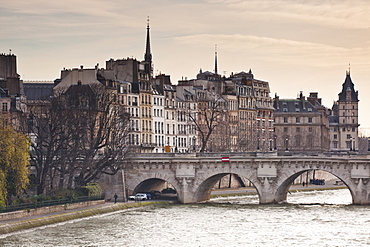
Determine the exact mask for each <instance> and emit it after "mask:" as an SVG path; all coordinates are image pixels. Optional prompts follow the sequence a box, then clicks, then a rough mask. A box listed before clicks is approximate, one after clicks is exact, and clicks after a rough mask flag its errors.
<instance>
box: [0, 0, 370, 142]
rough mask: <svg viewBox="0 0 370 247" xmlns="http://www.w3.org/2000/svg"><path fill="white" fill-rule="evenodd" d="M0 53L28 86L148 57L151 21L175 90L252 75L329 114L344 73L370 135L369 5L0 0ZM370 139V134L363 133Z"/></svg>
mask: <svg viewBox="0 0 370 247" xmlns="http://www.w3.org/2000/svg"><path fill="white" fill-rule="evenodd" d="M0 6H1V7H0V30H1V35H0V53H6V54H7V53H9V51H10V50H11V53H12V54H15V55H16V56H17V64H18V74H20V76H21V79H23V80H24V81H27V80H40V81H43V80H54V79H56V78H59V77H60V71H61V70H62V69H63V68H66V69H71V68H77V67H80V66H81V65H83V66H84V67H85V68H93V67H94V66H95V65H96V64H99V67H101V68H104V67H105V61H107V60H109V59H110V58H113V59H122V58H128V57H133V58H136V59H138V60H142V59H143V58H144V52H145V40H146V26H147V19H148V16H149V19H150V38H151V51H152V55H153V63H154V71H155V74H158V73H165V74H168V75H171V80H172V83H174V84H176V83H177V81H178V80H181V79H182V78H185V77H186V78H188V79H192V78H195V77H196V75H197V73H198V72H199V70H200V69H202V70H203V71H206V70H208V71H214V53H215V45H217V53H218V72H219V73H220V74H224V75H226V76H229V75H230V73H231V72H234V73H237V72H241V71H249V69H251V70H252V72H253V74H254V77H255V78H256V79H259V80H263V81H268V82H269V84H270V90H271V94H270V95H271V97H274V96H275V94H277V95H278V96H279V97H280V98H281V99H282V98H296V97H297V95H298V94H299V93H300V91H302V92H303V95H305V96H308V95H309V93H310V92H318V93H319V97H321V98H322V102H323V104H324V105H325V106H326V107H330V108H331V107H332V105H333V102H334V101H336V100H338V93H340V91H341V90H342V83H343V82H344V80H345V76H346V71H348V70H350V73H351V78H352V81H353V83H354V84H355V90H358V92H359V99H360V102H359V108H360V111H359V122H360V124H361V126H360V128H362V132H363V133H366V134H365V135H367V136H370V114H368V112H367V107H369V106H370V97H369V95H368V93H369V92H370V83H369V82H370V81H369V80H370V4H369V1H368V0H348V1H347V0H337V1H333V0H310V1H307V0H186V1H180V0H135V1H132V0H110V1H102V0H79V1H75V0H63V1H46V0H32V1H23V0H12V1H9V0H0ZM367 133H368V134H367Z"/></svg>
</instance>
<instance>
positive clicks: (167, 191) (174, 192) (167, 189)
mask: <svg viewBox="0 0 370 247" xmlns="http://www.w3.org/2000/svg"><path fill="white" fill-rule="evenodd" d="M162 194H176V190H175V189H172V188H165V189H163V190H162Z"/></svg>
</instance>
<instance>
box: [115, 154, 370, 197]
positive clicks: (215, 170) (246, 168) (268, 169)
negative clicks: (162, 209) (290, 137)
mask: <svg viewBox="0 0 370 247" xmlns="http://www.w3.org/2000/svg"><path fill="white" fill-rule="evenodd" d="M222 157H229V162H225V161H222ZM226 161H227V160H226ZM314 169H315V170H323V171H326V172H329V173H331V174H333V175H334V176H336V177H337V178H338V179H339V180H341V181H343V183H344V184H345V185H346V186H347V187H348V189H349V190H350V192H351V195H352V202H353V204H370V183H369V181H370V159H369V158H368V157H367V156H366V155H365V156H359V155H349V154H346V155H337V156H334V155H316V156H300V155H296V156H278V155H277V154H276V153H244V154H233V153H231V154H221V153H208V154H204V153H203V154H196V153H190V154H177V153H167V154H154V153H152V154H136V155H134V154H132V155H130V157H129V158H128V160H127V163H126V164H125V168H124V172H122V174H121V175H120V176H121V177H122V179H121V180H122V182H123V183H125V185H123V186H124V187H125V188H126V190H125V193H128V194H130V195H131V194H134V193H136V192H140V191H150V190H160V189H162V188H163V187H164V186H165V183H169V184H171V185H172V186H173V187H174V188H175V189H176V191H177V196H178V200H179V201H180V202H181V203H196V202H203V201H207V200H209V199H210V195H211V191H212V188H213V187H214V185H215V184H216V183H217V181H219V180H220V179H221V178H222V177H223V176H225V175H227V174H236V175H238V176H239V177H242V178H245V179H248V180H249V181H250V182H251V183H252V184H253V185H254V187H255V188H256V190H257V193H258V196H259V202H260V203H261V204H268V203H280V202H284V201H285V200H286V198H287V193H288V190H289V187H290V185H291V184H292V183H293V181H294V180H295V179H296V178H297V177H298V176H300V175H301V174H302V173H304V172H307V171H310V170H314ZM111 188H112V187H111ZM111 193H114V192H111Z"/></svg>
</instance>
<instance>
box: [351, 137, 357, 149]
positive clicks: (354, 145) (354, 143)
mask: <svg viewBox="0 0 370 247" xmlns="http://www.w3.org/2000/svg"><path fill="white" fill-rule="evenodd" d="M352 139H353V149H352V150H353V152H354V151H356V141H355V140H356V138H354V137H353V138H352Z"/></svg>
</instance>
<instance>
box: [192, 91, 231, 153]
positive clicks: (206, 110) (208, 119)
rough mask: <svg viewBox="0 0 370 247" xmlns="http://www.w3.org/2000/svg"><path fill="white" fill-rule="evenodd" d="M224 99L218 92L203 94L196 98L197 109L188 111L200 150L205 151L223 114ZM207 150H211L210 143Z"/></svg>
mask: <svg viewBox="0 0 370 247" xmlns="http://www.w3.org/2000/svg"><path fill="white" fill-rule="evenodd" d="M225 105H226V101H225V100H224V99H223V98H222V97H221V96H220V95H218V94H211V93H209V94H208V95H204V97H201V98H200V99H199V98H198V109H197V111H196V112H189V119H190V120H191V121H192V122H193V123H194V125H195V127H196V130H197V132H198V135H199V137H200V146H201V148H200V152H205V151H206V149H207V146H209V140H210V138H211V135H212V134H213V133H214V131H215V129H216V128H217V127H218V126H219V125H220V123H221V122H222V121H223V119H224V115H225ZM208 151H211V152H212V151H213V150H212V143H211V145H210V146H209V150H208Z"/></svg>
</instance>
